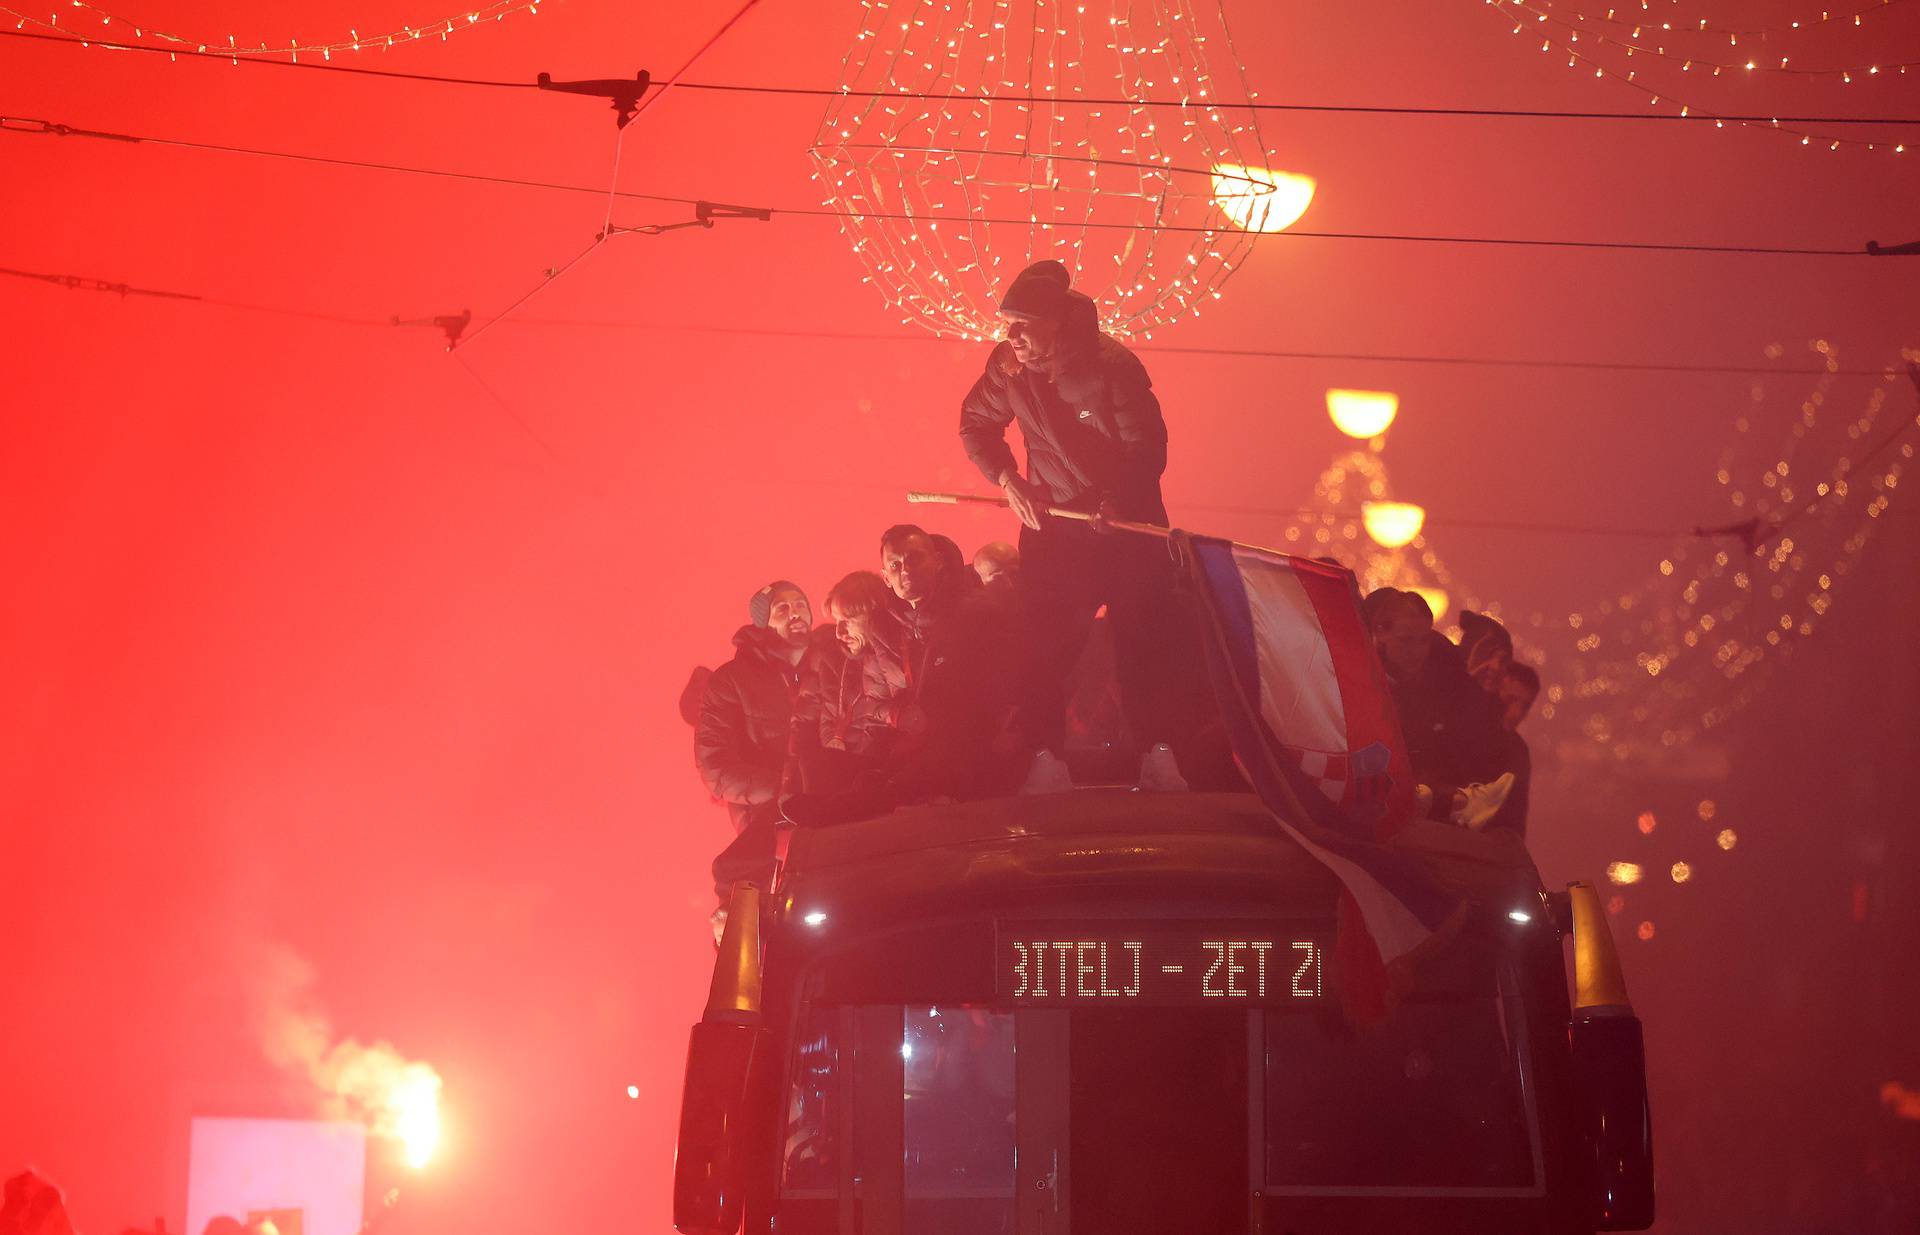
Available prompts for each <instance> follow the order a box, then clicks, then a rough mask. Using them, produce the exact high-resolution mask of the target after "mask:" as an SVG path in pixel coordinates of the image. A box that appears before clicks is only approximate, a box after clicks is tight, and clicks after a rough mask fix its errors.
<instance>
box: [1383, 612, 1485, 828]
mask: <svg viewBox="0 0 1920 1235" xmlns="http://www.w3.org/2000/svg"><path fill="white" fill-rule="evenodd" d="M1361 610H1362V613H1363V615H1364V616H1365V618H1366V621H1367V625H1368V628H1369V629H1370V630H1371V631H1372V633H1373V638H1374V646H1375V649H1376V650H1377V651H1378V653H1379V655H1380V662H1381V665H1382V667H1383V668H1385V670H1386V672H1387V683H1388V686H1389V687H1390V688H1391V690H1392V693H1393V702H1394V708H1395V710H1396V711H1397V712H1398V713H1399V717H1400V732H1401V736H1402V737H1403V738H1404V740H1405V741H1406V744H1407V762H1408V763H1409V764H1411V765H1412V769H1413V778H1414V779H1415V780H1416V781H1418V782H1419V783H1420V784H1421V785H1423V786H1426V787H1428V788H1429V789H1430V790H1431V798H1430V799H1429V801H1430V812H1429V813H1430V814H1431V815H1432V816H1433V817H1434V818H1436V819H1442V820H1446V819H1452V820H1454V821H1455V822H1468V823H1469V826H1471V827H1474V828H1476V829H1478V828H1481V827H1485V826H1486V824H1487V820H1488V818H1490V817H1491V816H1492V815H1493V813H1494V812H1495V811H1498V810H1499V809H1500V806H1501V804H1502V803H1503V802H1504V801H1505V799H1506V797H1507V795H1508V793H1510V792H1511V790H1512V787H1513V778H1512V777H1511V776H1507V775H1505V773H1507V772H1508V770H1509V769H1508V768H1507V766H1506V764H1507V758H1506V756H1507V735H1506V733H1505V731H1504V730H1502V729H1501V727H1500V713H1499V710H1498V708H1497V707H1496V706H1495V703H1494V701H1493V699H1492V698H1491V697H1490V696H1489V695H1488V694H1487V693H1486V692H1485V691H1483V690H1481V689H1480V685H1479V683H1477V682H1476V681H1474V679H1473V676H1472V675H1471V674H1469V673H1468V672H1467V666H1466V658H1465V657H1464V656H1463V655H1462V653H1461V651H1460V649H1459V648H1457V647H1455V646H1454V644H1453V641H1452V640H1450V639H1448V638H1447V637H1446V636H1445V635H1443V634H1441V633H1440V632H1439V631H1437V630H1435V629H1434V628H1433V610H1432V609H1431V608H1430V607H1429V606H1428V605H1427V602H1426V600H1425V599H1424V598H1423V597H1421V596H1420V594H1419V593H1417V592H1403V591H1399V590H1397V589H1394V588H1380V589H1378V590H1377V591H1374V592H1370V593H1368V595H1367V598H1366V600H1365V601H1364V602H1362V605H1361ZM1496 783H1499V784H1501V787H1500V788H1499V789H1497V790H1495V791H1494V792H1493V793H1492V794H1487V793H1485V792H1480V791H1482V790H1485V789H1486V788H1487V787H1489V786H1493V785H1495V784H1496ZM1469 821H1471V822H1469Z"/></svg>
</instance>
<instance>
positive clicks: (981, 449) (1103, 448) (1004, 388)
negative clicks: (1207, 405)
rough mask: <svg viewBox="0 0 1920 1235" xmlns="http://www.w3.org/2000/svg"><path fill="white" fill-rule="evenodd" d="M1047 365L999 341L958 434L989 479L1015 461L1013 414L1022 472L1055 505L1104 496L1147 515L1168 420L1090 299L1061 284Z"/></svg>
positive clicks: (1151, 513)
mask: <svg viewBox="0 0 1920 1235" xmlns="http://www.w3.org/2000/svg"><path fill="white" fill-rule="evenodd" d="M1066 296H1067V306H1066V309H1065V311H1064V314H1063V318H1062V321H1061V326H1060V337H1059V342H1058V345H1057V350H1056V359H1055V361H1054V364H1053V366H1052V372H1051V373H1036V372H1033V371H1032V370H1029V369H1027V368H1025V367H1023V366H1022V365H1020V364H1019V363H1018V362H1017V361H1015V360H1014V359H1013V353H1012V349H1011V348H1010V347H1009V346H1008V345H1007V344H1005V343H1002V344H1001V345H1000V346H999V347H997V348H995V349H994V352H993V355H992V356H990V357H989V358H988V360H987V368H986V372H984V373H982V374H981V375H980V378H979V380H978V381H976V382H974V384H973V389H971V390H969V391H968V392H967V397H966V398H965V399H964V400H962V401H961V404H960V441H961V443H962V444H963V445H964V446H965V447H966V450H967V457H968V458H970V459H972V460H973V461H974V463H975V465H977V466H978V467H979V468H980V471H981V473H982V474H983V475H984V476H986V478H987V479H988V480H989V481H993V482H995V483H997V482H998V481H999V479H1000V476H1001V474H1002V473H1004V472H1006V471H1008V470H1009V469H1012V468H1013V467H1014V459H1013V451H1012V449H1011V448H1010V447H1009V446H1008V445H1007V426H1008V425H1009V424H1011V423H1013V422H1014V421H1016V420H1017V421H1019V422H1020V435H1021V437H1022V439H1023V440H1024V441H1025V443H1026V448H1027V472H1026V475H1027V479H1028V480H1029V481H1032V482H1033V483H1035V484H1039V485H1044V486H1045V487H1046V489H1047V491H1048V493H1049V495H1050V496H1051V498H1052V499H1053V504H1054V505H1056V506H1075V507H1079V508H1083V509H1087V510H1091V509H1093V508H1094V506H1096V505H1097V504H1098V503H1099V501H1100V499H1101V498H1110V499H1112V501H1113V503H1114V505H1115V507H1116V508H1117V509H1118V510H1119V512H1120V515H1121V517H1123V518H1152V517H1155V515H1156V513H1157V512H1159V511H1160V510H1161V509H1162V507H1161V504H1160V474H1161V473H1162V472H1164V471H1165V470H1166V468H1167V424H1166V421H1165V420H1164V419H1163V418H1162V417H1161V414H1160V400H1159V399H1158V398H1156V397H1155V396H1154V393H1153V382H1152V380H1151V379H1150V378H1148V376H1147V370H1146V368H1145V366H1143V365H1142V364H1141V363H1140V361H1139V359H1138V358H1136V357H1135V356H1134V354H1133V353H1132V352H1130V351H1128V350H1127V349H1126V348H1125V347H1124V346H1122V345H1121V344H1120V343H1118V342H1116V341H1115V340H1114V339H1112V338H1110V337H1109V336H1107V335H1104V334H1101V333H1100V326H1099V315H1098V313H1097V312H1096V310H1095V308H1094V304H1093V301H1091V300H1089V299H1088V298H1087V297H1086V296H1084V295H1082V294H1081V293H1079V292H1073V291H1070V292H1068V293H1066Z"/></svg>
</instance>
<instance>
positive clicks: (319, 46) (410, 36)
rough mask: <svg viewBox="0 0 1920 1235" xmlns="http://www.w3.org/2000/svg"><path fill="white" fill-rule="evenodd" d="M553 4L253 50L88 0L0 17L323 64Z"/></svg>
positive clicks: (500, 8) (499, 2)
mask: <svg viewBox="0 0 1920 1235" xmlns="http://www.w3.org/2000/svg"><path fill="white" fill-rule="evenodd" d="M552 2H553V0H491V3H487V4H482V5H479V6H476V7H474V8H469V9H462V10H460V11H459V12H457V13H454V14H452V15H450V16H447V17H442V18H439V19H437V20H434V21H430V22H424V23H421V24H419V25H411V26H406V25H403V26H401V27H400V28H399V29H398V30H390V31H386V32H384V33H373V34H364V35H363V34H361V33H360V32H359V31H358V30H354V29H350V30H349V31H348V32H347V35H346V37H345V38H341V37H338V36H336V37H333V38H329V39H323V40H320V41H319V42H313V43H302V42H300V41H299V40H298V39H291V38H290V39H288V40H287V41H286V42H284V43H268V42H264V41H263V42H261V43H259V44H258V45H257V46H256V45H254V44H252V43H251V42H248V43H242V42H241V41H240V38H239V36H238V35H234V34H229V35H227V36H226V37H225V38H218V37H215V38H195V37H191V36H188V35H184V34H176V33H172V32H170V31H166V30H156V29H154V28H153V27H151V26H147V25H144V24H142V23H140V22H136V21H133V20H132V19H130V18H126V17H122V16H120V15H119V14H117V13H112V12H109V11H108V10H106V9H103V8H99V7H97V6H95V5H92V4H89V3H87V0H64V2H63V3H60V4H58V6H57V7H55V8H53V9H50V10H46V9H43V10H39V11H40V12H45V13H47V16H46V17H44V18H42V17H37V16H34V15H33V14H31V13H28V12H25V11H22V10H20V9H15V8H11V7H9V6H7V5H4V4H0V17H4V18H7V19H11V20H12V21H13V23H14V29H16V30H20V29H25V28H27V27H29V26H31V27H33V28H34V29H36V30H45V31H48V32H49V33H55V34H61V35H66V36H68V37H70V38H75V39H78V40H80V41H82V42H86V41H88V40H89V39H99V38H101V37H102V36H103V35H110V36H111V37H113V38H116V39H123V40H124V39H126V38H127V37H129V36H130V37H131V38H132V39H133V40H134V41H135V42H143V41H149V40H150V41H152V42H154V43H165V44H170V45H172V46H173V47H176V48H179V49H181V50H183V51H195V52H218V53H221V54H222V55H226V56H231V57H233V58H234V59H235V60H236V61H237V60H238V59H240V58H241V57H247V58H249V59H259V58H263V57H266V58H272V57H278V56H288V57H291V58H292V59H294V60H296V61H297V60H299V59H300V57H301V56H303V55H306V56H314V55H317V56H319V57H320V58H321V59H322V60H331V59H333V53H335V52H357V51H366V50H371V49H378V50H380V51H386V50H387V49H389V48H392V47H398V46H402V45H404V44H407V43H413V42H417V41H419V40H421V39H434V38H437V39H439V40H440V41H441V42H445V41H446V40H447V39H449V38H451V37H453V36H454V35H455V34H458V33H459V32H461V31H463V30H469V29H472V28H473V27H475V26H479V25H481V24H483V23H487V22H496V21H504V20H505V19H506V18H507V16H508V15H509V14H512V13H517V12H525V13H527V14H528V15H529V16H532V15H536V14H538V13H539V12H540V5H541V4H542V3H552Z"/></svg>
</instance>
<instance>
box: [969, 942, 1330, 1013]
mask: <svg viewBox="0 0 1920 1235" xmlns="http://www.w3.org/2000/svg"><path fill="white" fill-rule="evenodd" d="M994 951H995V957H996V960H995V972H994V988H995V991H996V993H997V994H998V995H999V996H1000V998H1002V999H1005V1000H1007V1001H1009V1002H1011V1003H1013V1004H1016V1005H1020V1006H1031V1005H1036V1004H1052V1005H1069V1004H1101V1005H1106V1006H1110V1007H1121V1006H1125V1005H1126V1004H1128V1003H1136V1004H1157V1005H1167V1004H1185V1005H1205V1004H1220V1005H1227V1004H1235V1003H1263V1004H1296V1005H1297V1004H1301V1003H1304V1002H1306V1001H1308V1000H1317V999H1320V998H1322V996H1323V993H1324V991H1325V990H1326V980H1325V975H1324V973H1323V972H1322V970H1323V967H1324V961H1325V951H1326V949H1325V944H1324V942H1323V941H1322V940H1320V939H1318V938H1315V937H1314V936H1313V935H1311V934H1309V933H1306V932H1302V931H1298V930H1292V931H1289V930H1286V929H1284V928H1282V929H1263V928H1261V927H1259V926H1258V925H1257V924H1250V923H1246V922H1194V923H1163V922H1156V923H1154V924H1153V925H1152V926H1151V927H1147V928H1145V929H1141V928H1138V927H1129V926H1127V925H1126V924H1113V923H1108V922H1077V923H1065V922H1039V923H1032V922H1022V923H1011V922H1010V923H1002V924H1001V925H1000V926H999V928H998V929H997V930H996V932H995V945H994Z"/></svg>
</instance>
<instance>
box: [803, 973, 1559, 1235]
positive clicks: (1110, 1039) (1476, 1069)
mask: <svg viewBox="0 0 1920 1235" xmlns="http://www.w3.org/2000/svg"><path fill="white" fill-rule="evenodd" d="M809 986H810V991H809V993H810V995H811V996H812V997H807V998H803V999H802V1001H801V1003H800V1006H799V1009H798V1013H797V1021H796V1024H795V1026H794V1029H795V1032H794V1034H793V1037H792V1040H791V1041H792V1045H791V1051H790V1055H789V1059H788V1073H787V1076H788V1084H787V1090H786V1092H787V1099H786V1109H785V1119H784V1126H783V1139H782V1142H781V1146H782V1150H781V1153H782V1157H781V1178H780V1186H781V1209H782V1214H783V1217H782V1224H781V1229H782V1230H796V1231H815V1230H817V1231H837V1230H851V1229H855V1227H856V1226H858V1227H859V1228H860V1229H865V1230H902V1231H911V1232H915V1233H916V1235H920V1233H938V1232H945V1231H953V1232H956V1233H957V1232H962V1231H965V1232H1000V1231H1004V1232H1008V1233H1009V1235H1011V1233H1013V1232H1015V1231H1020V1230H1035V1229H1045V1230H1049V1231H1058V1230H1112V1229H1135V1230H1139V1229H1167V1230H1174V1229H1206V1230H1210V1231H1213V1230H1217V1231H1238V1230H1245V1229H1247V1227H1248V1223H1249V1218H1248V1208H1249V1198H1250V1197H1251V1196H1252V1195H1254V1194H1255V1193H1260V1194H1263V1195H1266V1196H1269V1197H1279V1198H1284V1197H1287V1196H1290V1195H1293V1196H1351V1195H1388V1196H1392V1195H1426V1194H1431V1195H1449V1194H1450V1195H1469V1196H1503V1195H1512V1196H1530V1195H1539V1194H1540V1191H1541V1177H1542V1166H1541V1151H1540V1140H1539V1132H1538V1128H1537V1123H1536V1117H1535V1113H1534V1109H1533V1103H1532V1096H1531V1093H1530V1062H1529V1059H1528V1050H1527V1046H1526V1041H1525V1035H1524V1033H1523V1032H1522V1025H1521V1023H1520V1008H1521V1002H1520V1000H1519V999H1518V998H1517V996H1516V995H1515V994H1514V992H1513V990H1512V983H1511V979H1510V978H1509V977H1508V976H1506V975H1505V974H1504V973H1503V974H1502V975H1501V976H1500V977H1499V978H1498V979H1497V980H1496V981H1493V982H1491V983H1490V984H1489V986H1488V989H1485V990H1482V991H1479V992H1465V991H1463V992H1458V993H1452V994H1428V995H1425V996H1422V997H1418V998H1413V999H1410V1000H1408V1001H1407V1002H1405V1003H1403V1004H1402V1005H1401V1006H1400V1007H1399V1008H1397V1009H1396V1010H1395V1011H1394V1013H1393V1014H1392V1015H1391V1016H1390V1017H1389V1018H1388V1019H1387V1020H1386V1021H1385V1022H1383V1023H1381V1024H1378V1025H1372V1026H1368V1027H1365V1028H1358V1029H1356V1028H1354V1027H1351V1026H1349V1025H1347V1024H1346V1023H1345V1022H1344V1021H1343V1020H1342V1019H1341V1017H1340V1016H1339V1014H1338V1010H1337V1008H1336V1007H1334V1006H1332V1005H1331V1004H1329V1003H1326V1002H1316V1001H1311V1000H1303V1001H1300V1004H1299V1006H1292V1005H1288V1004H1285V1003H1281V1004H1275V1005H1268V1006H1259V1007H1222V1006H1218V1005H1210V1006H1195V1005H1193V1004H1188V1005H1181V1004H1178V1003H1167V1004H1162V1005H1159V1006H1128V1007H1112V1006H1100V1004H1099V1003H1098V1002H1096V1003H1095V1004H1093V1005H1092V1006H1082V1007H1060V1006H1024V1007H1008V1006H1005V1003H1006V1001H1005V1000H1004V999H995V998H991V997H987V998H981V997H980V995H981V992H980V991H978V990H974V991H971V992H968V994H969V995H971V996H972V997H971V998H968V999H963V1000H958V1001H956V1002H953V1003H937V1002H932V1001H923V1000H920V999H913V1000H902V1001H901V1002H897V1003H862V1002H836V1001H834V1000H833V999H831V998H829V997H827V996H828V995H829V993H830V991H831V988H832V987H833V986H834V984H833V983H832V982H831V981H816V982H813V983H810V984H809ZM1108 1002H1109V1003H1111V1001H1108ZM1034 1205H1044V1206H1045V1207H1046V1208H1047V1215H1046V1218H1045V1220H1044V1221H1038V1222H1036V1221H1031V1220H1030V1221H1025V1222H1023V1221H1022V1220H1021V1219H1020V1217H1019V1207H1020V1206H1034ZM876 1207H877V1208H876ZM881 1211H885V1212H888V1213H891V1214H897V1215H899V1216H898V1218H895V1219H893V1220H892V1221H888V1222H878V1223H876V1218H877V1217H878V1214H879V1212H881ZM856 1212H858V1213H860V1215H861V1216H860V1217H859V1218H858V1219H856V1218H855V1217H854V1214H855V1213H856Z"/></svg>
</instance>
